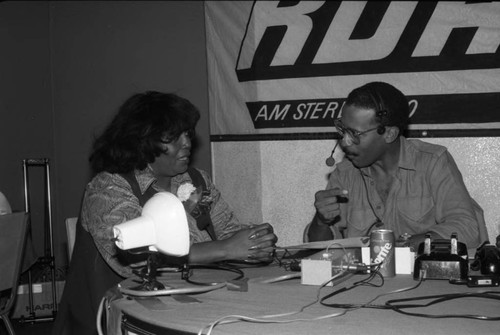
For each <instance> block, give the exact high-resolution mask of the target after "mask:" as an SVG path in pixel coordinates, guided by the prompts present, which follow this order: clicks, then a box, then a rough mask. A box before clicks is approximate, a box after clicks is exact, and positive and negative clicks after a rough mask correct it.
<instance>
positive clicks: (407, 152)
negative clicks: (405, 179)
mask: <svg viewBox="0 0 500 335" xmlns="http://www.w3.org/2000/svg"><path fill="white" fill-rule="evenodd" d="M399 143H400V145H399V163H398V164H399V168H400V169H405V170H415V167H416V166H417V152H416V151H415V148H414V147H413V146H412V145H411V143H410V141H408V140H407V139H406V138H405V137H404V136H400V141H399Z"/></svg>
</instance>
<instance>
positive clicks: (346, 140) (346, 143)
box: [340, 134, 354, 147]
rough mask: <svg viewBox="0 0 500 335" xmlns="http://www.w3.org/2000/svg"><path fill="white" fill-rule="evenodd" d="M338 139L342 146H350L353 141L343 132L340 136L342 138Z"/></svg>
mask: <svg viewBox="0 0 500 335" xmlns="http://www.w3.org/2000/svg"><path fill="white" fill-rule="evenodd" d="M340 141H341V142H340V144H341V146H343V147H348V146H351V145H353V143H354V141H353V140H352V138H351V136H350V135H349V134H344V136H343V137H342V139H341V140H340Z"/></svg>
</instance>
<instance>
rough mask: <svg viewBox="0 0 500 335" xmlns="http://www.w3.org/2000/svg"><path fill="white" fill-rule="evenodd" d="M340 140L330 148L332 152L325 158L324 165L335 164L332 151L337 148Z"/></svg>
mask: <svg viewBox="0 0 500 335" xmlns="http://www.w3.org/2000/svg"><path fill="white" fill-rule="evenodd" d="M339 142H340V141H337V143H336V144H335V147H334V148H333V150H332V153H331V154H330V157H328V158H327V159H326V165H328V166H334V165H335V158H333V153H334V152H335V149H337V146H338V145H339Z"/></svg>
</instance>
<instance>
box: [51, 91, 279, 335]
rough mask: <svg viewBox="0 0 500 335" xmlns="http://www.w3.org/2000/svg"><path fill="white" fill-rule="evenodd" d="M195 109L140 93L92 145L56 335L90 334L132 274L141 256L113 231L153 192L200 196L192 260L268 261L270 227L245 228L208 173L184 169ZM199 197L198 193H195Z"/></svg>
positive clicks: (191, 218)
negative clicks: (90, 173)
mask: <svg viewBox="0 0 500 335" xmlns="http://www.w3.org/2000/svg"><path fill="white" fill-rule="evenodd" d="M199 117H200V116H199V112H198V110H197V109H196V107H195V106H194V105H193V104H191V103H190V102H189V101H188V100H186V99H184V98H181V97H179V96H177V95H175V94H168V93H160V92H151V91H150V92H145V93H141V94H135V95H133V96H132V97H130V98H129V99H128V100H127V101H126V102H125V103H124V104H123V105H122V106H121V108H120V110H119V111H118V114H117V115H116V116H115V117H114V119H113V120H112V121H111V123H110V124H109V126H108V127H107V128H106V129H105V131H104V133H103V134H102V135H101V136H100V137H99V138H97V140H96V141H95V143H94V147H93V153H92V155H91V156H90V162H91V165H92V168H93V170H94V172H95V173H96V175H95V177H94V178H93V179H92V181H91V182H90V183H89V184H88V185H87V187H86V191H85V195H84V198H83V203H82V210H81V214H80V222H79V225H78V227H77V236H76V242H75V247H74V251H73V256H72V261H71V265H70V269H69V272H68V278H67V281H66V287H65V290H64V294H63V297H62V300H61V304H60V311H59V315H58V317H57V319H56V323H55V327H54V328H55V330H54V333H55V334H95V333H96V326H95V320H96V314H97V308H98V305H99V301H100V299H101V298H102V297H103V296H104V294H105V292H106V291H107V290H108V289H109V288H111V287H113V286H114V285H116V284H117V283H119V282H120V281H122V280H123V279H124V278H127V277H130V276H132V275H133V272H132V270H133V268H134V264H136V263H137V261H143V260H144V258H143V257H140V256H139V257H138V256H132V255H131V254H130V253H128V252H126V251H121V250H119V249H118V248H117V247H116V246H115V244H114V242H113V240H112V239H113V231H112V230H113V229H112V228H113V226H115V225H117V224H120V223H123V222H126V221H129V220H131V219H133V218H136V217H138V216H140V215H141V210H142V206H143V205H144V203H145V202H146V201H147V200H148V199H149V198H150V197H151V196H152V195H153V194H154V193H156V192H160V191H167V192H171V193H173V194H177V191H178V189H179V187H180V186H181V185H184V184H188V185H189V184H194V185H195V186H198V187H199V189H201V190H202V192H200V193H201V194H200V193H197V195H198V197H196V196H193V197H191V199H193V198H195V202H194V203H191V205H189V204H188V203H186V204H185V208H186V214H187V218H188V224H189V231H190V236H191V248H190V252H189V256H188V261H189V262H190V263H197V264H199V263H212V262H218V261H224V260H249V259H250V260H257V261H264V262H268V261H270V260H271V259H272V255H273V250H274V246H275V243H276V240H277V238H276V235H275V234H274V233H273V229H272V226H271V225H269V224H267V223H264V224H261V225H258V226H247V225H242V224H240V223H239V222H238V220H237V218H236V217H235V216H234V214H233V212H232V211H231V209H230V208H229V206H228V204H227V203H226V202H225V201H224V200H223V199H222V197H221V195H220V192H219V191H218V190H217V188H216V187H215V186H214V184H213V183H212V182H211V180H210V178H209V177H208V174H207V173H206V172H205V171H202V170H198V169H194V168H189V160H190V155H191V140H192V138H193V136H194V128H195V126H196V123H197V122H198V120H199ZM195 195H196V193H195Z"/></svg>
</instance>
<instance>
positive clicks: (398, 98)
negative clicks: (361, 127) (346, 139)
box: [345, 81, 410, 134]
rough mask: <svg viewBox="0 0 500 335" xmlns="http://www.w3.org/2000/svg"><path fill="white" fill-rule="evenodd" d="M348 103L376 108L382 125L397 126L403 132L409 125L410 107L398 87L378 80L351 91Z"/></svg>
mask: <svg viewBox="0 0 500 335" xmlns="http://www.w3.org/2000/svg"><path fill="white" fill-rule="evenodd" d="M345 104H346V105H353V106H357V107H363V108H370V109H374V110H375V119H376V121H377V122H378V123H379V124H381V125H382V126H396V127H398V128H399V133H400V134H402V133H403V132H404V131H405V130H406V128H407V127H408V122H409V115H410V107H409V105H408V100H407V99H406V97H405V95H404V94H403V93H402V92H401V91H400V90H398V89H397V88H396V87H394V86H392V85H390V84H388V83H384V82H380V81H376V82H371V83H368V84H365V85H363V86H361V87H358V88H356V89H354V90H353V91H351V93H349V95H348V96H347V99H346V101H345Z"/></svg>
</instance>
